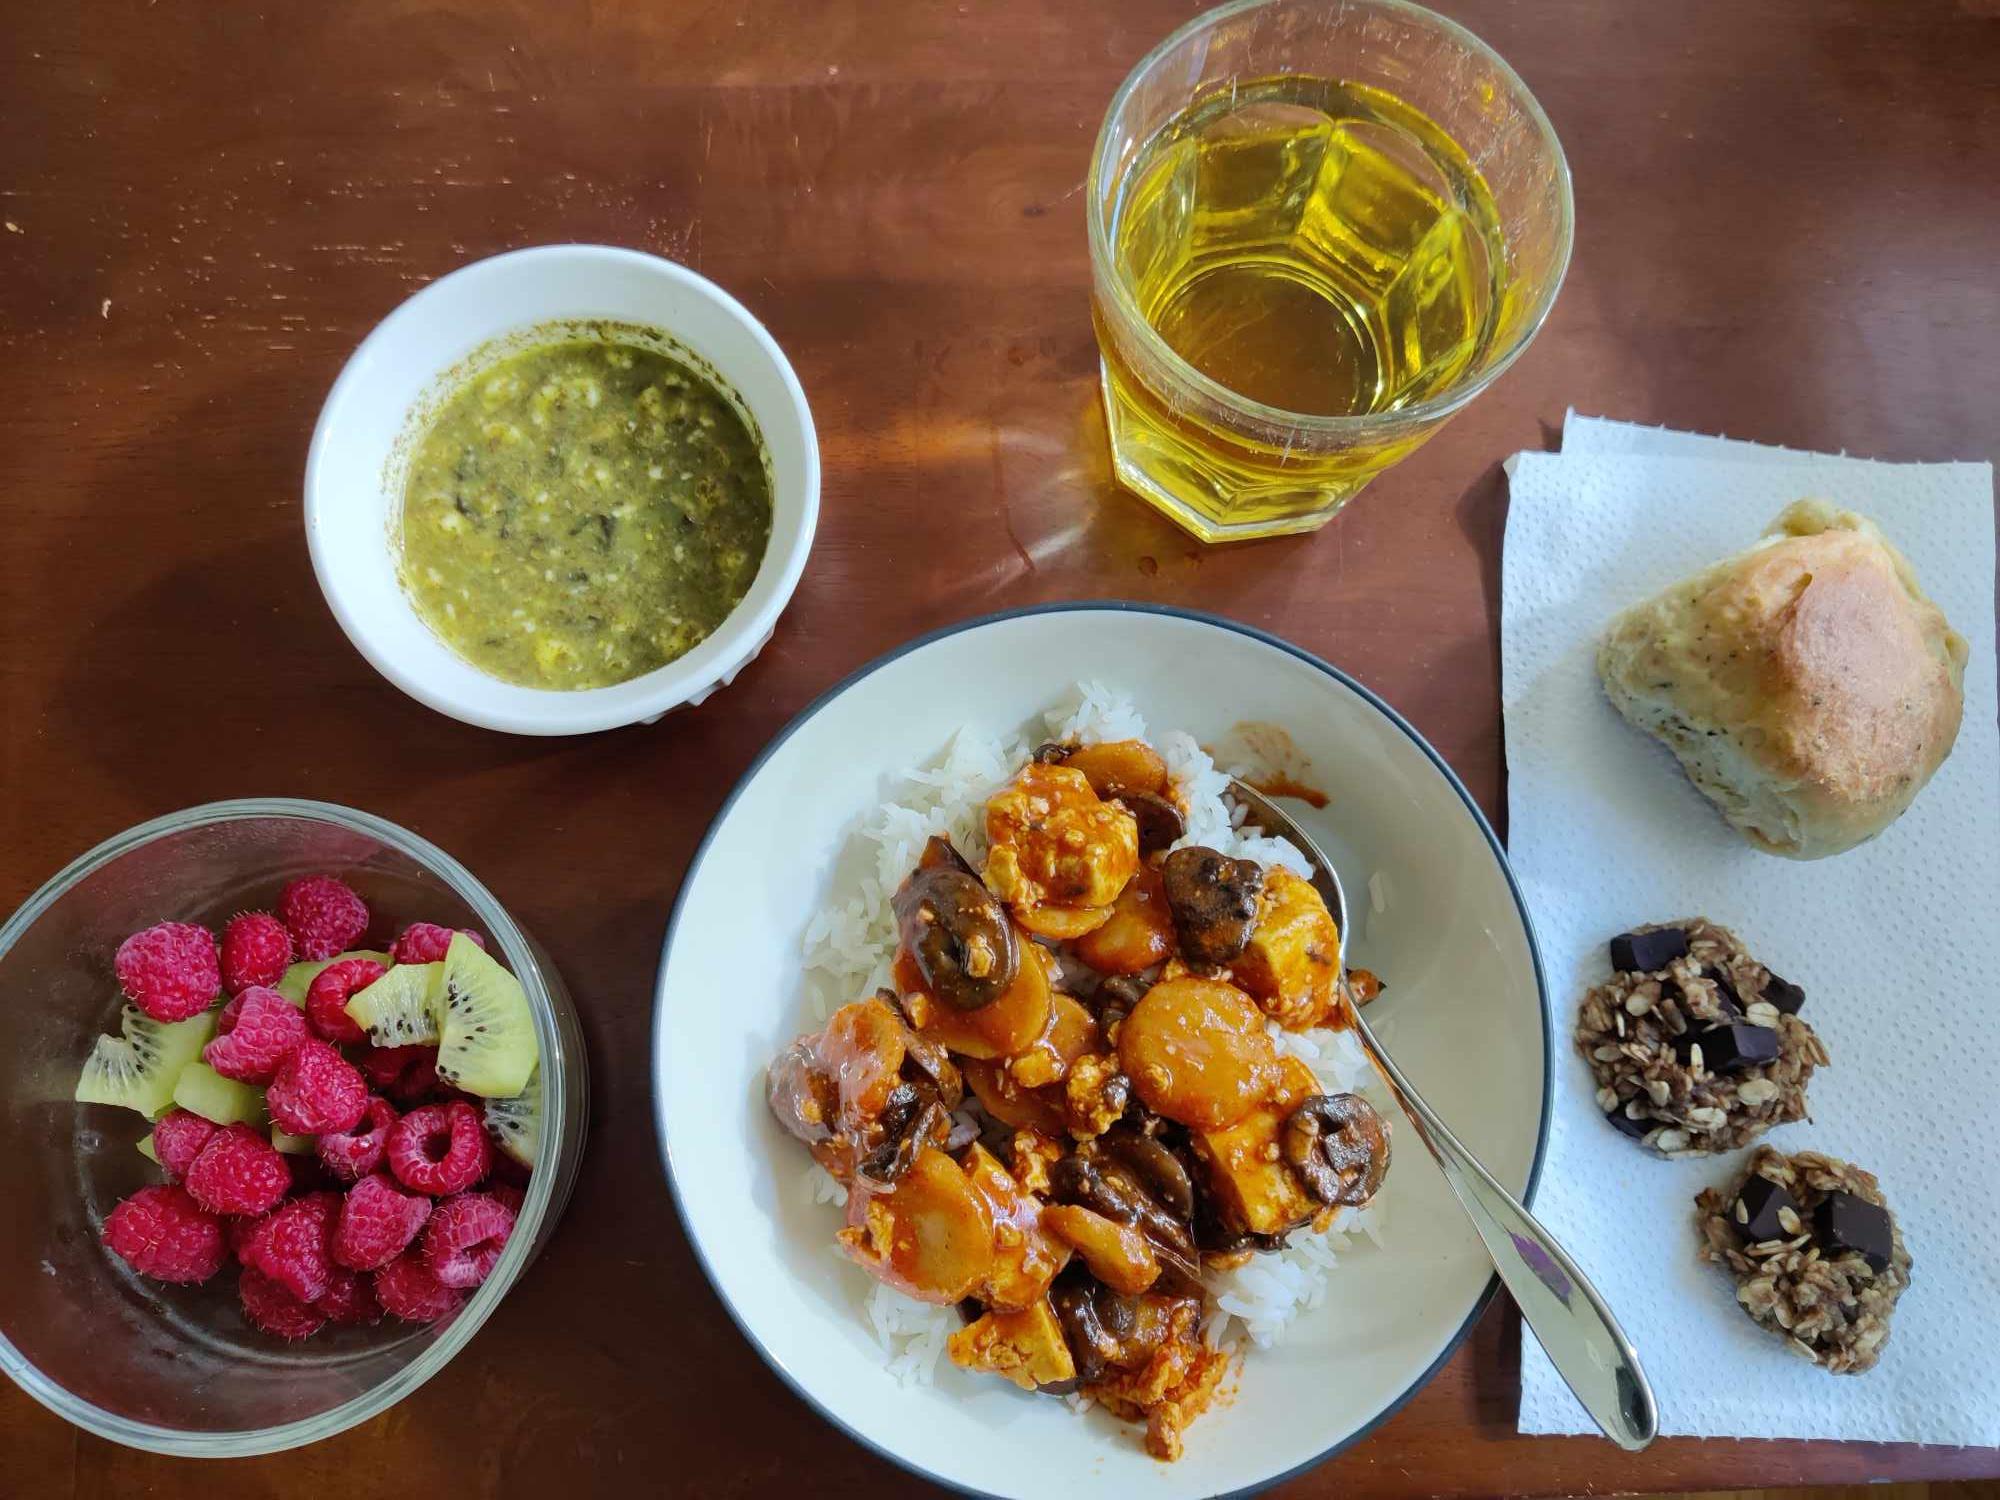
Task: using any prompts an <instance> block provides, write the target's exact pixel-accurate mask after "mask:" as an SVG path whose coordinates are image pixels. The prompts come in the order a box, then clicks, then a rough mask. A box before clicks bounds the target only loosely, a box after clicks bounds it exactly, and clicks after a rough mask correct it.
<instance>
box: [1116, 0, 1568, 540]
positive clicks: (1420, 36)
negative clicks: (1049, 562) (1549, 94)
mask: <svg viewBox="0 0 2000 1500" xmlns="http://www.w3.org/2000/svg"><path fill="white" fill-rule="evenodd" d="M1357 99H1358V100H1360V101H1363V102H1362V103H1361V104H1360V105H1359V106H1358V107H1355V106H1354V105H1353V101H1355V100H1357ZM1329 101H1338V102H1337V103H1335V102H1329ZM1258 174H1263V175H1262V176H1259V175H1258ZM1246 184H1248V185H1247V186H1246ZM1086 192H1087V199H1088V207H1087V214H1088V217H1089V225H1090V261H1091V286H1092V311H1093V317H1094V320H1095V322H1096V327H1097V340H1098V349H1099V354H1100V359H1101V364H1102V370H1103V389H1104V403H1105V415H1106V418H1107V420H1108V422H1109V426H1110V432H1111V449H1112V457H1113V461H1114V465H1115V467H1116V470H1117V474H1118V477H1119V480H1120V481H1121V482H1122V483H1123V484H1124V485H1125V486H1126V487H1127V488H1129V489H1132V490H1134V491H1136V492H1137V493H1138V494H1139V495H1141V496H1143V497H1144V498H1145V499H1147V500H1148V501H1150V502H1151V503H1152V504H1153V505H1155V506H1157V507H1158V508H1159V509H1160V510H1162V511H1164V512H1165V513H1166V514H1167V515H1169V516H1171V517H1172V518H1173V519H1174V520H1176V521H1178V522H1179V523H1180V524H1181V525H1182V526H1184V527H1185V528H1187V529H1188V530H1189V531H1191V532H1193V533H1194V534H1195V535H1196V536H1198V537H1201V538H1202V539H1203V540H1206V541H1219V540H1233V539H1237V538H1242V537H1252V536H1269V535H1274V534H1277V533H1282V532H1296V531H1307V530H1311V529H1313V528H1315V527H1317V526H1320V525H1323V524H1324V523H1325V522H1326V521H1328V520H1329V519H1331V518H1332V517H1333V516H1334V515H1335V514H1336V513H1337V512H1338V511H1339V510H1340V508H1341V507H1342V506H1343V505H1345V504H1346V502H1347V501H1348V500H1350V499H1351V498H1353V496H1354V495H1355V494H1356V493H1357V492H1358V491H1359V490H1360V489H1361V488H1362V487H1363V486H1364V485H1366V484H1367V483H1368V481H1369V480H1370V479H1372V478H1373V477H1374V476H1375V475H1376V474H1378V473H1380V472H1381V471H1382V470H1383V469H1385V468H1387V467H1388V466H1389V465H1391V464H1393V463H1395V462H1397V461H1398V460H1400V459H1402V458H1403V457H1404V456H1406V455H1407V454H1409V453H1410V452H1411V451H1412V450H1414V449H1415V448H1416V447H1417V446H1418V445H1419V444H1421V443H1422V442H1423V441H1424V440H1425V439H1426V438H1428V437H1429V436H1430V435H1431V434H1432V433H1433V432H1435V431H1436V430H1437V429H1438V427H1439V426H1440V425H1442V424H1443V422H1444V420H1445V419H1446V418H1447V417H1449V416H1450V415H1451V414H1452V413H1453V412H1455V411H1457V410H1458V409H1459V408H1460V407H1461V406H1463V405H1465V403H1466V402H1468V401H1470V400H1471V399H1472V398H1473V397H1474V396H1476V395H1478V394H1479V392H1480V391H1482V390H1484V389H1485V388H1486V386H1487V385H1488V384H1490V383H1491V382H1492V381H1493V380H1494V379H1495V378H1496V377H1497V376H1498V375H1499V374H1500V372H1501V371H1503V370H1505V369H1506V368H1507V366H1508V365H1510V364H1512V363H1513V361H1514V360H1515V358H1516V357H1518V356H1519V354H1520V353H1521V351H1522V350H1523V349H1525V348H1526V347H1527V345H1528V342H1529V340H1530V339H1532V338H1533V337H1534V335H1535V332H1536V330H1537V329H1538V328H1539V327H1540V326H1541V323H1542V320H1543V319H1544V318H1545V317H1546V316H1547V314H1548V310H1549V307H1550V305H1551V303H1553V301H1554V300H1555V295H1556V291H1557V289H1558V287H1559V286H1560V285H1561V283H1562V278H1563V272H1564V270H1565V269H1566V267H1567V265H1568V263H1569V253H1570V238H1571V218H1572V208H1571V199H1570V181H1569V168H1568V165H1567V163H1566V162H1565V161H1564V159H1563V153H1562V147H1561V146H1560V145H1559V144H1558V142H1557V141H1556V137H1555V133H1554V131H1553V130H1552V129H1551V128H1550V126H1549V122H1548V119H1547V118H1546V117H1545V116H1544V115H1543V113H1542V110H1541V107H1540V106H1539V105H1537V104H1536V102H1535V100H1534V98H1533V96H1532V95H1530V94H1529V92H1528V90H1527V88H1526V86H1525V85H1523V84H1522V82H1521V80H1520V79H1519V78H1518V77H1516V76H1515V74H1514V72H1513V70H1512V69H1510V68H1509V67H1508V66H1507V64H1506V63H1504V62H1503V61H1501V59H1500V58H1499V57H1498V56H1497V55H1496V54H1495V53H1494V52H1493V51H1492V50H1491V49H1490V48H1489V47H1487V46H1486V45H1485V44H1484V43H1483V42H1481V41H1480V40H1479V39H1478V38H1477V37H1475V36H1473V35H1472V34H1471V33H1470V32H1468V31H1467V30H1465V29H1464V28H1463V27H1462V26H1459V25H1457V24H1456V23H1455V22H1452V21H1449V20H1447V19H1445V18H1444V17H1442V16H1439V15H1435V14H1433V13H1432V12H1430V11H1427V10H1424V9H1421V8H1420V7H1418V6H1415V5H1410V4H1405V3H1403V0H1238V3H1236V4H1232V5H1224V6H1221V7H1219V8H1218V9H1215V10H1212V11H1209V12H1207V13H1206V14H1204V15H1202V16H1199V17H1197V18H1196V19H1195V20H1193V21H1191V22H1189V23H1188V24H1187V25H1186V26H1183V27H1182V28H1181V29H1180V30H1179V31H1177V32H1175V33H1174V34H1173V35H1172V36H1170V37H1168V38H1167V39H1166V40H1165V41H1163V42H1162V43H1160V45H1159V46H1157V47H1156V48H1154V49H1153V51H1152V52H1151V53H1150V54H1149V55H1148V56H1147V57H1146V58H1145V59H1144V60H1143V61H1142V62H1140V64H1139V65H1138V67H1136V68H1135V69H1133V71H1132V74H1131V76H1130V77H1128V78H1127V79H1126V80H1125V83H1124V84H1123V86H1122V87H1121V88H1120V89H1119V90H1118V93H1117V94H1116V96H1115V97H1114V98H1113V99H1112V101H1111V108H1110V111H1109V112H1108V113H1107V114H1106V116H1105V119H1104V127H1103V130H1102V132H1101V133H1100V134H1099V136H1098V140H1097V146H1096V150H1095V153H1094V155H1093V157H1092V160H1091V168H1090V176H1089V181H1088V183H1087V188H1086ZM1413 205H1416V206H1420V207H1423V208H1424V213H1425V214H1430V213H1432V212H1433V211H1434V210H1435V211H1437V213H1438V217H1436V218H1427V217H1420V216H1418V215H1417V214H1416V212H1415V208H1413ZM1445 219H1448V220H1450V221H1451V223H1450V224H1449V225H1445V224H1443V223H1442V220H1445ZM1462 225H1472V226H1474V229H1475V231H1476V232H1474V233H1470V234H1467V233H1464V232H1461V228H1460V226H1462ZM1447 230H1449V231H1450V232H1449V233H1447V232H1446V231H1447ZM1404 235H1407V237H1408V243H1404V242H1403V241H1402V239H1400V238H1399V236H1404ZM1230 236H1237V237H1238V238H1235V239H1231V238H1229V237H1230ZM1259 236H1261V238H1259ZM1301 247H1302V248H1303V251H1304V252H1305V253H1306V254H1307V255H1308V256H1309V257H1312V258H1313V259H1312V261H1311V265H1310V266H1308V274H1306V275H1305V276H1302V277H1301V276H1295V275H1293V274H1292V271H1291V270H1290V269H1286V270H1283V271H1279V272H1276V273H1273V272H1271V271H1270V270H1269V269H1268V268H1269V265H1270V263H1272V262H1273V261H1274V260H1275V261H1284V260H1285V259H1286V257H1287V256H1288V255H1289V254H1290V253H1291V250H1293V249H1299V248H1301ZM1225 248H1226V249H1227V250H1228V253H1231V254H1234V255H1236V256H1237V257H1238V259H1237V263H1236V264H1235V265H1233V266H1227V267H1223V268H1222V269H1223V270H1224V271H1225V272H1226V274H1228V275H1231V276H1235V275H1240V274H1241V273H1242V268H1243V266H1244V265H1245V264H1247V263H1251V262H1257V263H1259V270H1258V274H1260V275H1263V276H1265V277H1266V278H1267V279H1265V280H1263V281H1262V282H1260V283H1259V285H1260V286H1261V288H1262V293H1261V294H1260V295H1262V296H1265V297H1266V298H1267V299H1268V300H1263V301H1260V302H1258V303H1255V304H1243V305H1236V306H1230V305H1228V304H1227V302H1226V300H1224V299H1222V298H1220V297H1219V295H1218V289H1219V288H1220V289H1224V290H1226V289H1227V286H1228V284H1227V283H1225V282H1218V281H1216V280H1214V279H1213V278H1212V277H1211V276H1210V269H1203V268H1204V267H1209V268H1211V269H1212V268H1214V267H1215V266H1216V265H1217V261H1216V260H1215V257H1217V256H1219V255H1221V254H1223V253H1224V249H1225ZM1204 257H1209V259H1207V260H1204ZM1321 264H1326V265H1332V266H1333V267H1334V268H1335V270H1336V271H1337V272H1338V273H1339V274H1340V275H1341V276H1342V277H1350V281H1348V282H1343V285H1349V284H1351V285H1353V286H1357V287H1360V288H1362V293H1361V295H1360V296H1359V298H1358V301H1357V302H1342V301H1341V300H1340V299H1339V298H1334V299H1331V300H1321V299H1320V298H1319V297H1318V296H1317V294H1315V293H1311V292H1307V293H1301V291H1300V286H1301V285H1302V284H1304V283H1306V282H1312V281H1313V279H1314V277H1315V276H1316V275H1317V271H1315V270H1313V269H1312V267H1313V266H1318V265H1321ZM1176 277H1179V278H1181V279H1180V280H1178V281H1177V280H1176V279H1175V278H1176ZM1371 277H1372V278H1376V280H1375V281H1371V280H1370V278H1371ZM1204 278H1209V279H1207V280H1206V281H1204ZM1162 286H1164V287H1166V288H1167V290H1166V291H1164V292H1162V291H1161V290H1160V288H1161V287H1162ZM1440 286H1442V287H1443V289H1444V290H1443V293H1442V294H1440V293H1439V290H1438V289H1439V287H1440ZM1440 295H1442V296H1443V300H1442V301H1436V300H1433V301H1432V302H1430V303H1425V302H1424V301H1423V300H1422V299H1423V298H1424V297H1426V296H1429V297H1432V298H1434V299H1435V298H1437V297H1439V296H1440ZM1203 298H1207V299H1208V300H1207V302H1206V303H1204V302H1203ZM1246 306H1248V307H1249V308H1250V311H1249V312H1248V313H1246V311H1245V307H1246ZM1190 307H1192V308H1193V309H1194V310H1193V311H1192V312H1190V310H1189V309H1190ZM1357 307H1358V308H1359V311H1358V312H1357V311H1356V308H1357ZM1440 307H1442V308H1444V310H1445V311H1448V312H1449V313H1450V314H1452V319H1453V321H1452V322H1451V323H1450V327H1451V329H1453V330H1454V331H1453V332H1452V334H1451V337H1449V338H1446V337H1444V336H1443V334H1441V333H1440V332H1439V331H1438V330H1439V329H1442V328H1444V327H1445V326H1446V324H1445V323H1444V322H1443V321H1440V320H1438V319H1437V318H1436V317H1435V316H1434V315H1435V314H1436V313H1437V312H1438V309H1439V308H1440ZM1301 313H1304V314H1306V316H1301ZM1427 317H1428V318H1432V320H1433V323H1434V324H1435V326H1432V325H1431V324H1427V323H1426V322H1425V319H1426V318H1427ZM1322 319H1335V320H1338V319H1344V320H1345V322H1344V323H1342V322H1339V321H1328V322H1327V324H1326V327H1327V329H1328V330H1329V331H1330V332H1331V333H1332V334H1334V335H1335V337H1334V338H1332V339H1331V340H1329V341H1327V342H1326V343H1324V344H1322V343H1319V342H1316V340H1317V339H1318V336H1319V326H1320V320H1322ZM1163 328H1164V329H1166V330H1168V331H1167V332H1166V333H1163V331H1162V329H1163ZM1356 329H1360V330H1361V332H1360V334H1358V335H1356V336H1357V337H1359V338H1360V339H1361V340H1362V342H1361V343H1360V344H1358V345H1357V346H1356V347H1357V348H1359V349H1360V350H1361V351H1362V354H1364V355H1366V356H1367V360H1366V368H1365V369H1362V370H1360V371H1359V372H1356V371H1350V370H1347V369H1345V368H1344V367H1343V362H1344V361H1345V360H1346V359H1347V358H1348V356H1347V354H1346V353H1345V352H1344V350H1345V347H1346V341H1347V338H1348V336H1349V335H1350V334H1353V333H1354V330H1356ZM1201 339H1210V340H1212V343H1210V344H1209V345H1207V346H1206V347H1205V348H1203V349H1202V350H1201V351H1199V352H1197V353H1196V355H1195V358H1197V359H1200V360H1202V361H1203V363H1205V364H1206V366H1207V369H1206V370H1205V369H1204V368H1198V367H1197V364H1196V363H1194V362H1191V360H1190V358H1189V357H1185V356H1186V353H1187V351H1189V350H1190V349H1191V348H1193V347H1194V344H1193V342H1191V341H1198V340H1201ZM1427 341H1428V343H1427ZM1433 344H1434V345H1435V346H1436V347H1435V348H1433V347H1431V346H1430V345H1433ZM1266 346H1269V347H1270V348H1272V349H1276V350H1279V351H1280V353H1279V354H1277V355H1274V356H1273V360H1274V361H1275V362H1274V363H1273V364H1272V366H1271V368H1281V367H1282V368H1284V369H1285V370H1286V381H1284V382H1281V381H1275V380H1274V381H1269V382H1265V381H1263V380H1262V374H1261V373H1260V372H1259V370H1258V369H1257V368H1256V366H1255V363H1254V362H1255V360H1256V359H1258V358H1261V357H1262V353H1263V351H1264V349H1265V347H1266ZM1336 347H1338V348H1339V349H1340V350H1341V351H1343V352H1338V353H1336V352H1328V353H1326V354H1325V356H1324V358H1323V359H1322V358H1321V355H1320V352H1319V351H1320V350H1321V349H1322V348H1324V349H1326V350H1328V351H1334V350H1335V349H1336ZM1211 355H1212V356H1213V357H1210V356H1211ZM1287 361H1289V362H1290V363H1289V365H1287V364H1286V363H1285V362H1287ZM1321 365H1323V366H1324V368H1320V367H1319V366H1321ZM1239 372H1243V373H1247V374H1248V375H1250V376H1251V377H1253V378H1249V379H1245V378H1241V376H1240V373H1239ZM1301 381H1304V383H1305V385H1311V386H1312V397H1313V399H1312V403H1311V404H1310V405H1308V404H1307V403H1306V402H1305V401H1303V400H1301V401H1297V402H1294V401H1292V400H1290V399H1289V393H1290V392H1291V391H1292V390H1294V389H1304V386H1303V385H1301V383H1300V382H1301ZM1287 382H1289V383H1287ZM1260 383H1261V384H1262V385H1265V386H1268V387H1269V388H1267V389H1261V390H1253V391H1251V392H1250V393H1246V392H1245V390H1244V389H1243V387H1246V386H1250V387H1257V386H1259V385H1260ZM1273 390H1276V391H1278V392H1279V393H1280V394H1279V395H1276V396H1274V395H1273V394H1272V391H1273Z"/></svg>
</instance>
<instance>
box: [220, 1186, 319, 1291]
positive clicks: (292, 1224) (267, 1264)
mask: <svg viewBox="0 0 2000 1500" xmlns="http://www.w3.org/2000/svg"><path fill="white" fill-rule="evenodd" d="M339 1217H340V1195H339V1194H338V1193H306V1194H304V1195H303V1196H301V1197H298V1198H294V1199H292V1200H291V1201H290V1202H288V1203H284V1204H281V1205H280V1206H279V1207H278V1208H277V1209H276V1210H274V1211H273V1212H271V1213H268V1214H266V1215H264V1217H263V1218H261V1219H259V1220H258V1221H257V1227H256V1228H255V1229H254V1230H252V1231H251V1234H250V1238H249V1239H248V1240H247V1241H245V1243H244V1245H243V1249H242V1251H241V1252H240V1255H241V1258H242V1261H243V1264H244V1266H245V1267H246V1268H247V1269H249V1270H252V1271H259V1272H262V1273H263V1274H264V1275H266V1276H268V1277H270V1278H271V1279H272V1280H273V1281H275V1282H277V1283H278V1285H280V1286H282V1287H283V1288H284V1289H285V1290H286V1291H288V1292H290V1293H291V1294H292V1295H293V1296H294V1297H296V1298H298V1299H299V1301H301V1302H317V1301H319V1299H320V1298H321V1297H323V1296H325V1295H326V1290H327V1288H328V1287H329V1286H331V1285H332V1284H333V1255H332V1250H333V1234H334V1224H335V1222H336V1221H337V1220H338V1219H339Z"/></svg>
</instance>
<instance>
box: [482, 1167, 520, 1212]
mask: <svg viewBox="0 0 2000 1500" xmlns="http://www.w3.org/2000/svg"><path fill="white" fill-rule="evenodd" d="M493 1161H494V1164H495V1165H496V1166H497V1165H499V1162H500V1158H499V1157H497V1156H496V1157H494V1158H493ZM481 1191H483V1192H484V1193H485V1194H486V1196H487V1197H489V1198H491V1199H492V1200H493V1201H494V1202H495V1203H497V1204H499V1205H500V1206H501V1207H502V1208H504V1209H506V1210H507V1212H508V1213H510V1214H512V1215H513V1216H514V1217H515V1218H517V1219H518V1218H520V1217H521V1205H522V1204H523V1203H526V1202H527V1201H528V1195H527V1194H526V1193H524V1192H522V1191H521V1189H519V1188H517V1187H515V1186H514V1184H513V1183H511V1182H489V1183H487V1184H486V1186H485V1187H484V1188H483V1189H481Z"/></svg>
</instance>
